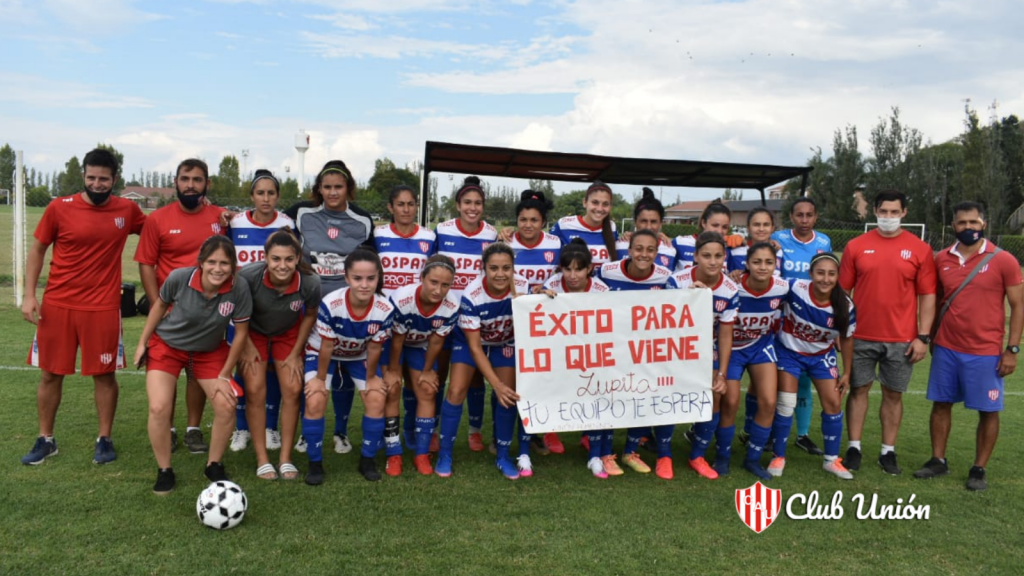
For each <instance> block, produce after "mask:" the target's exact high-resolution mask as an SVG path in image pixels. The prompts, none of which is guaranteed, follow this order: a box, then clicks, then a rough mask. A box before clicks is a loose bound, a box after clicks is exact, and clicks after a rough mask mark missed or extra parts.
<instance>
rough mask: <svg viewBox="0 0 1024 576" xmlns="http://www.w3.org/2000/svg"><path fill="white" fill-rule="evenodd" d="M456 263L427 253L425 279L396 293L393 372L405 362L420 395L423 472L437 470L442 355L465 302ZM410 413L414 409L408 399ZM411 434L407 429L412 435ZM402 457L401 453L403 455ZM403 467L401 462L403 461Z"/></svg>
mask: <svg viewBox="0 0 1024 576" xmlns="http://www.w3.org/2000/svg"><path fill="white" fill-rule="evenodd" d="M455 274H456V271H455V263H454V262H452V259H451V258H449V257H447V256H443V255H441V254H435V255H433V256H431V257H430V258H428V259H427V262H426V266H424V267H423V270H422V271H421V272H420V280H421V282H420V283H419V284H412V285H408V286H402V287H401V288H399V289H398V290H396V291H395V292H394V293H393V294H392V295H391V304H392V305H393V306H394V307H395V319H394V325H393V331H392V335H391V346H390V350H389V351H388V354H389V362H390V365H389V367H388V369H389V370H390V371H391V372H392V373H396V374H397V373H400V372H402V371H403V370H402V369H403V367H404V368H405V369H406V370H407V371H408V372H409V379H410V380H411V381H412V385H413V390H414V391H415V394H416V397H415V402H414V403H413V404H412V411H413V414H414V416H415V422H416V428H415V432H414V436H413V438H415V453H416V457H415V458H414V459H413V464H414V465H415V466H416V470H417V471H418V472H419V473H420V474H423V475H430V474H433V473H434V469H433V467H432V466H431V464H430V452H429V450H430V439H431V437H432V436H433V434H434V428H436V426H437V417H436V415H437V412H436V408H435V406H436V403H437V400H436V396H437V392H438V390H440V389H441V382H440V381H439V379H438V376H437V358H438V356H440V354H441V349H442V348H443V347H444V340H445V338H446V337H447V336H448V334H450V333H451V332H452V330H453V329H454V328H455V324H456V323H457V322H458V320H459V305H460V302H459V300H457V299H456V298H455V296H454V295H452V293H451V287H452V282H454V281H455ZM406 410H407V412H406V416H408V415H409V413H408V410H409V407H408V405H407V406H406ZM408 437H409V436H408V435H407V438H408ZM393 458H394V456H389V457H388V466H387V468H385V471H387V472H389V473H390V472H391V471H392V470H393V468H394V465H393V464H392V461H393ZM398 461H399V462H401V456H400V455H399V456H398ZM399 469H400V467H399Z"/></svg>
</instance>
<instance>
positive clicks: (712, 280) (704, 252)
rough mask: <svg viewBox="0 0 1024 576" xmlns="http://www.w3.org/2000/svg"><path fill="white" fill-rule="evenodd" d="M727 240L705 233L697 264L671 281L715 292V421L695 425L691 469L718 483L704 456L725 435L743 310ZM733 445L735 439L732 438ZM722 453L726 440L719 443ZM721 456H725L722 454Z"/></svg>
mask: <svg viewBox="0 0 1024 576" xmlns="http://www.w3.org/2000/svg"><path fill="white" fill-rule="evenodd" d="M726 252H727V249H726V246H725V238H722V235H721V234H719V233H718V232H701V233H700V235H699V236H697V241H696V242H695V243H694V259H693V262H694V265H693V266H691V267H689V268H687V269H685V270H683V271H682V272H676V273H675V274H674V275H673V276H671V277H670V278H669V281H668V287H669V288H705V289H708V290H711V295H712V302H713V309H714V317H715V325H714V332H713V333H714V346H715V347H714V361H713V363H712V369H713V371H714V373H713V374H712V375H711V391H712V394H713V400H712V402H713V412H712V417H711V420H709V421H707V422H698V423H696V424H694V425H693V433H694V439H693V441H692V442H691V444H692V445H691V447H690V468H692V469H693V470H694V471H696V472H697V474H700V475H701V476H703V477H705V478H707V479H709V480H714V479H716V478H718V472H716V471H715V469H714V468H712V467H711V466H709V465H708V462H707V460H706V459H705V458H704V454H705V453H706V452H707V449H708V444H710V443H711V438H712V436H715V435H716V434H719V435H721V434H723V432H721V431H720V430H719V428H718V423H719V420H720V417H719V414H720V410H721V397H722V395H723V394H724V393H725V391H726V389H727V388H726V382H725V370H726V369H727V368H728V366H729V359H730V358H731V355H732V331H733V324H734V323H735V322H736V312H737V310H738V309H739V298H738V297H737V293H738V288H737V287H736V284H735V283H733V281H732V280H730V279H729V277H728V276H727V275H726V274H725V270H724V268H725V257H726ZM720 438H722V436H720ZM729 440H730V442H731V441H732V439H731V438H730V439H729ZM718 449H719V450H722V449H723V447H722V440H719V441H718ZM720 456H723V457H724V456H725V455H724V454H720Z"/></svg>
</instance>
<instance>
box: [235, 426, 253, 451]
mask: <svg viewBox="0 0 1024 576" xmlns="http://www.w3.org/2000/svg"><path fill="white" fill-rule="evenodd" d="M251 438H252V435H251V434H249V431H248V430H235V431H234V432H232V433H231V451H232V452H241V451H242V450H245V447H246V446H248V445H249V440H250V439H251Z"/></svg>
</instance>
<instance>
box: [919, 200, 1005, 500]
mask: <svg viewBox="0 0 1024 576" xmlns="http://www.w3.org/2000/svg"><path fill="white" fill-rule="evenodd" d="M984 231H985V211H984V208H982V206H981V205H980V204H978V203H977V202H961V203H960V204H957V205H956V206H954V207H953V232H954V233H956V239H957V241H956V242H954V243H953V245H952V246H950V247H949V248H946V249H945V250H943V251H941V252H939V253H938V254H937V255H936V256H935V264H936V266H937V267H938V271H939V294H940V295H944V296H945V297H946V298H947V299H948V298H949V297H950V296H951V295H952V294H953V293H954V292H956V291H957V289H958V288H960V286H961V285H963V283H964V281H965V280H966V279H967V277H968V276H969V275H970V274H971V272H972V271H973V270H974V269H975V268H977V266H978V265H979V264H980V263H981V262H982V260H983V259H984V258H986V257H988V256H990V255H992V252H994V251H995V250H996V247H995V246H993V245H992V244H990V243H989V242H988V241H987V240H985V239H984ZM1004 302H1005V303H1006V304H1009V306H1010V335H1009V337H1008V338H1007V341H1006V346H1005V348H1004V346H1003V332H1004V329H1005V326H1006V311H1005V308H1004ZM1022 330H1024V277H1022V276H1021V271H1020V263H1019V262H1017V259H1016V258H1014V257H1013V256H1012V255H1011V254H1010V253H1009V252H999V253H998V254H995V255H994V256H993V257H992V258H991V259H990V260H989V261H988V262H987V263H985V265H984V266H982V267H981V268H980V269H979V270H978V273H977V274H976V275H975V276H974V277H973V278H972V279H971V280H970V283H968V284H967V285H966V286H964V289H963V290H961V291H960V293H959V294H957V295H956V297H955V298H953V300H952V301H951V302H950V304H949V308H948V309H947V310H946V313H945V315H944V316H942V318H940V319H939V328H938V330H937V331H936V333H935V349H934V350H933V351H932V367H931V373H930V374H929V375H928V399H929V400H931V401H932V402H934V404H932V416H931V424H930V428H931V436H932V458H931V460H929V461H928V462H926V463H925V465H924V466H923V467H922V468H921V469H920V470H918V471H917V472H914V477H915V478H934V477H936V476H945V475H946V474H949V464H948V463H947V462H946V441H947V440H948V439H949V429H950V426H951V423H952V411H953V404H955V403H957V402H963V403H964V406H965V407H966V408H968V409H971V410H977V411H978V431H977V435H976V438H977V440H976V442H977V445H976V453H975V457H974V466H973V467H972V468H971V469H970V471H969V472H968V474H967V489H968V490H984V489H986V488H987V487H988V484H987V482H986V481H985V465H986V464H988V459H989V457H990V456H991V455H992V450H993V449H994V448H995V445H996V438H997V437H998V436H999V412H1000V411H1002V409H1003V378H1005V377H1007V376H1009V375H1011V374H1013V372H1014V370H1015V369H1016V368H1017V354H1019V353H1020V338H1021V331H1022Z"/></svg>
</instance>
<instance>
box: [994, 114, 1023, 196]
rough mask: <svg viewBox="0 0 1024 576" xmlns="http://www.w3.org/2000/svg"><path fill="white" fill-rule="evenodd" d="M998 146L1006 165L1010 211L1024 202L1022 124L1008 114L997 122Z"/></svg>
mask: <svg viewBox="0 0 1024 576" xmlns="http://www.w3.org/2000/svg"><path fill="white" fill-rule="evenodd" d="M999 146H1000V149H1001V150H1002V153H1003V164H1004V165H1005V166H1006V178H1007V181H1006V207H1007V210H1009V212H1010V213H1012V212H1013V211H1014V210H1016V209H1017V207H1018V206H1020V205H1021V204H1024V125H1022V124H1021V123H1020V121H1019V120H1018V119H1017V116H1015V115H1012V114H1011V115H1010V116H1007V117H1006V118H1003V119H1002V121H1000V123H999Z"/></svg>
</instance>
